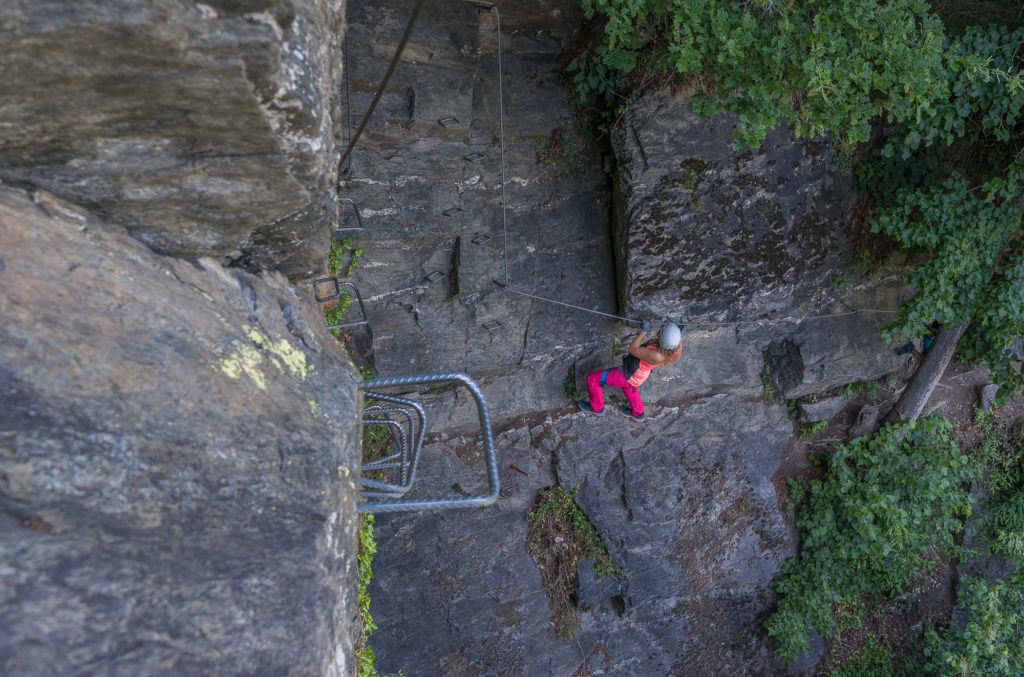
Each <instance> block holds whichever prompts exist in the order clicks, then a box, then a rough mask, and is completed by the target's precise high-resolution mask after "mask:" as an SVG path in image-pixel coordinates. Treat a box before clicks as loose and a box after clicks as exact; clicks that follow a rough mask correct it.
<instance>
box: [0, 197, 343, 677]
mask: <svg viewBox="0 0 1024 677" xmlns="http://www.w3.org/2000/svg"><path fill="white" fill-rule="evenodd" d="M0 313H2V315H3V317H4V322H3V323H2V324H0V532H2V533H0V562H2V564H0V666H2V669H0V672H4V673H5V674H24V675H40V676H43V675H56V674H108V675H125V676H129V675H131V676H134V675H182V674H222V675H235V674H237V675H243V674H286V673H287V674H325V675H337V676H339V677H341V676H342V675H349V674H351V671H352V663H351V652H352V648H353V633H354V632H356V630H355V629H354V628H353V627H352V626H351V622H352V616H353V612H352V609H354V608H355V605H356V602H355V595H356V585H355V580H354V574H353V571H354V553H355V551H356V519H355V515H354V505H353V501H354V486H353V482H352V473H353V472H354V469H355V468H356V464H357V463H358V459H357V457H356V454H357V453H358V440H359V428H358V425H359V424H358V420H357V417H356V416H355V415H354V412H356V411H357V410H358V407H359V404H358V400H357V397H358V395H357V391H356V381H357V379H358V377H357V376H356V375H355V374H354V370H353V369H352V366H351V363H350V362H349V361H348V359H347V357H346V356H345V355H344V353H343V351H342V350H341V349H340V348H339V346H338V344H337V342H336V341H334V340H333V339H332V337H331V336H330V335H329V334H328V333H327V331H326V330H325V328H324V324H323V319H322V316H321V315H320V313H319V310H318V309H316V308H315V307H313V306H312V304H310V303H309V302H308V300H307V299H305V298H303V297H301V296H298V295H297V294H296V293H295V291H294V289H293V288H292V287H291V286H290V285H289V284H288V282H287V280H285V279H284V277H283V276H281V275H280V274H277V273H268V274H264V275H261V276H259V277H256V276H253V275H250V274H248V273H244V272H241V271H240V270H225V269H224V268H222V267H221V266H220V265H219V264H218V263H217V262H216V261H214V260H212V259H208V258H203V259H200V260H199V261H198V262H197V263H188V262H185V261H182V260H178V259H173V258H165V257H161V256H159V255H156V254H154V253H153V252H152V251H150V250H149V249H147V248H146V247H145V246H143V245H142V244H140V243H139V242H138V241H137V240H135V239H133V238H132V237H130V236H129V235H128V234H127V233H126V232H125V230H124V229H122V228H121V227H119V226H114V225H109V224H107V223H104V222H103V221H101V220H100V219H97V218H95V217H94V216H92V215H90V214H89V213H87V212H86V211H84V210H82V209H80V208H78V207H75V206H73V205H71V204H69V203H67V202H64V201H62V200H60V199H57V198H55V197H53V196H52V195H50V194H48V193H46V192H43V191H33V192H23V191H20V190H14V189H11V188H9V187H3V186H0Z"/></svg>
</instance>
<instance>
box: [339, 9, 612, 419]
mask: <svg viewBox="0 0 1024 677" xmlns="http://www.w3.org/2000/svg"><path fill="white" fill-rule="evenodd" d="M414 4H415V3H412V2H402V3H397V4H394V5H389V6H387V7H384V6H381V5H380V4H379V3H368V2H353V3H351V5H350V13H349V17H348V22H349V37H348V44H347V46H346V49H347V53H348V54H349V63H350V66H351V67H350V69H349V73H350V81H349V82H348V83H347V86H349V87H350V93H351V96H349V97H346V101H347V102H350V103H351V117H352V121H353V126H354V125H356V124H358V122H359V120H360V119H361V118H362V116H363V114H364V112H365V111H366V108H367V106H368V105H369V102H370V99H371V98H372V96H373V93H374V92H375V90H376V88H377V86H378V85H379V82H380V77H381V75H382V73H383V72H384V70H385V69H386V66H387V59H388V58H389V57H390V56H391V54H392V53H393V51H394V48H395V46H396V43H397V42H398V40H399V39H400V37H401V34H402V31H403V30H404V28H405V25H406V22H407V21H408V17H409V15H410V13H411V9H412V6H413V5H414ZM501 12H502V14H501V24H502V27H503V30H502V44H501V47H502V56H503V60H502V73H503V76H504V80H503V82H504V91H503V97H502V98H503V101H504V109H503V111H504V113H503V115H502V114H501V111H499V92H498V31H497V24H498V21H497V17H496V14H495V12H494V11H492V10H486V9H482V8H480V7H478V6H476V5H473V4H471V3H450V4H446V5H443V6H438V7H436V8H434V9H433V10H431V12H429V13H428V12H424V13H422V14H421V15H420V19H419V22H418V23H417V25H416V27H415V29H414V31H413V33H412V37H411V39H410V42H409V44H408V46H407V47H406V50H405V53H404V56H403V58H402V60H401V61H400V63H399V64H398V67H397V68H396V70H395V72H394V75H393V76H392V78H391V80H390V82H389V84H388V87H387V90H386V92H385V94H384V97H383V98H382V102H381V104H380V106H378V108H377V112H376V113H375V115H374V117H373V118H372V120H371V122H370V124H369V126H368V127H367V131H366V132H365V133H364V134H363V136H362V137H361V139H360V141H359V144H358V145H357V146H356V150H355V153H354V154H353V157H352V162H351V167H349V168H347V172H346V173H344V175H343V177H342V186H343V188H342V192H341V195H342V196H344V197H348V198H351V199H352V200H354V201H355V203H356V205H357V206H358V208H359V210H360V213H361V214H362V219H363V223H364V225H365V228H366V229H365V231H363V232H361V233H360V232H356V233H352V234H351V235H352V237H353V238H354V244H355V245H356V246H358V247H360V248H361V249H362V250H363V254H362V259H361V263H360V266H359V268H358V269H357V270H356V272H355V274H354V276H353V279H354V281H355V283H356V284H357V285H358V287H359V288H360V290H361V292H362V294H363V297H364V298H365V299H366V300H367V313H368V316H369V320H370V326H371V327H372V333H373V336H372V345H373V349H374V351H375V352H374V357H375V365H376V368H377V370H378V371H379V372H380V373H381V375H384V376H398V375H402V374H409V373H419V372H436V371H449V370H460V371H465V372H467V373H469V374H470V375H471V376H473V377H474V378H475V379H476V380H477V382H478V383H480V384H481V387H482V388H483V390H484V393H485V395H486V396H487V400H488V403H489V404H490V405H491V413H492V416H493V417H494V419H495V421H496V423H498V424H499V425H502V424H505V423H506V422H508V421H512V420H516V419H518V418H521V417H522V416H524V415H528V414H532V413H534V412H537V411H548V410H552V409H556V408H564V407H565V406H566V405H567V404H571V401H570V400H568V399H567V397H566V394H565V390H564V382H565V380H566V377H567V373H568V369H569V367H570V366H571V365H572V364H573V363H574V361H575V360H577V359H582V358H584V357H586V356H589V355H591V354H594V353H595V352H598V351H599V350H601V349H602V348H604V349H606V350H607V349H610V348H611V345H612V342H613V341H614V337H613V336H612V335H611V332H612V327H613V320H610V319H609V318H607V317H603V316H600V315H593V314H589V313H586V312H583V311H580V310H574V309H571V308H566V307H565V306H559V305H557V304H552V303H548V302H545V301H538V300H536V299H531V298H529V297H527V296H522V295H520V294H517V293H514V292H510V291H507V290H505V289H503V288H501V287H500V286H499V284H496V282H497V283H500V284H504V283H505V281H506V279H507V280H508V281H509V282H510V284H511V286H512V288H513V289H515V290H517V291H519V292H524V293H527V294H533V295H539V296H544V297H547V298H551V299H554V300H557V301H561V302H565V303H569V304H573V305H577V306H581V307H584V308H591V309H596V310H599V311H602V312H605V313H615V312H616V309H615V304H614V281H615V276H614V269H613V262H612V257H611V247H610V244H611V240H610V231H609V229H608V211H609V209H610V199H609V197H608V193H607V177H606V175H605V174H604V173H603V171H602V162H601V155H600V150H599V148H598V147H597V145H596V144H593V143H588V142H587V141H586V140H585V139H584V138H583V136H582V135H581V134H579V132H578V131H577V130H576V129H575V127H574V118H573V112H572V110H571V109H570V107H569V105H568V101H567V100H566V97H565V93H564V90H563V87H562V85H561V82H560V69H559V64H558V53H559V52H560V51H561V49H562V47H563V46H564V45H565V44H567V43H568V41H569V40H570V39H571V31H572V29H573V28H574V27H575V25H576V22H577V21H578V20H579V18H580V17H579V10H578V9H574V8H572V5H571V3H566V2H531V3H527V4H524V5H517V6H514V7H511V6H510V7H504V6H503V7H501ZM509 27H512V28H509ZM446 117H447V118H454V120H448V121H446V122H445V124H444V125H442V124H441V123H439V122H438V121H439V120H442V119H443V118H446ZM503 137H504V140H505V143H504V157H502V147H501V146H502V144H501V139H502V138H503ZM473 154H478V155H480V156H481V157H479V158H477V159H476V160H475V161H473V160H470V159H467V156H470V157H473V156H474V155H473ZM502 160H504V166H505V179H506V181H505V186H504V191H503V190H502V182H501V175H502ZM503 203H504V206H505V207H506V209H505V211H504V212H503V210H502V206H503ZM452 209H456V210H461V211H450V210H452ZM445 212H449V214H448V215H446V214H445ZM353 214H354V213H353V212H352V211H351V210H348V211H347V212H346V211H343V212H342V215H343V216H347V217H349V218H350V219H351V220H352V221H353V222H352V223H350V224H349V225H355V223H354V216H353ZM484 238H488V239H486V240H485V239H484ZM506 255H507V258H506ZM435 274H443V275H444V277H442V278H441V279H438V280H437V281H435V282H432V281H430V280H429V279H428V277H429V276H435ZM506 274H507V278H506ZM492 321H493V322H498V323H499V325H500V326H497V327H496V328H495V329H494V330H493V331H489V330H488V329H487V328H485V326H484V325H485V324H487V323H489V322H492ZM448 409H449V412H450V413H449V415H448V417H447V419H446V420H438V426H439V429H444V428H446V427H461V428H467V429H471V428H472V427H473V426H475V425H476V423H475V420H476V416H475V412H474V410H473V408H472V407H471V406H467V407H460V406H457V403H453V406H451V407H449V408H448Z"/></svg>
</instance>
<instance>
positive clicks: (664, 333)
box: [658, 324, 683, 350]
mask: <svg viewBox="0 0 1024 677" xmlns="http://www.w3.org/2000/svg"><path fill="white" fill-rule="evenodd" d="M682 340H683V332H681V331H679V327H677V326H676V325H674V324H666V325H665V326H664V327H662V328H661V333H660V334H658V345H659V346H660V347H662V348H665V349H666V350H675V349H676V348H678V347H679V343H680V342H681V341H682Z"/></svg>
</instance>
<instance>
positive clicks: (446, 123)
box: [437, 115, 459, 129]
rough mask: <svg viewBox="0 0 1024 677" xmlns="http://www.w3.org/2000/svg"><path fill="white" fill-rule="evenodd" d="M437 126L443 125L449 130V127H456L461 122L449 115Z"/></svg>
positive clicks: (438, 122)
mask: <svg viewBox="0 0 1024 677" xmlns="http://www.w3.org/2000/svg"><path fill="white" fill-rule="evenodd" d="M437 124H439V125H441V126H442V127H444V128H445V129H448V128H449V127H454V126H455V125H457V124H459V120H458V118H454V117H452V116H451V115H448V116H446V117H443V118H441V119H440V120H438V121H437Z"/></svg>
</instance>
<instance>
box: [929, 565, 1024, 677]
mask: <svg viewBox="0 0 1024 677" xmlns="http://www.w3.org/2000/svg"><path fill="white" fill-rule="evenodd" d="M959 604H960V605H961V606H963V607H966V608H968V609H970V616H969V617H968V621H967V627H966V628H964V630H962V631H956V630H948V631H946V632H942V633H940V632H938V631H937V630H934V629H932V630H929V631H928V632H927V633H926V635H925V637H926V640H927V642H928V646H927V648H926V649H925V655H926V656H928V657H930V658H931V662H930V663H928V664H927V665H925V666H923V670H922V673H923V674H926V675H965V676H969V675H1005V676H1006V677H1014V676H1017V675H1021V674H1024V615H1022V614H1021V609H1024V570H1021V569H1018V570H1017V571H1016V572H1015V573H1014V574H1013V575H1012V576H1011V577H1010V580H1009V581H1006V582H1004V581H997V582H996V583H994V584H993V585H988V584H986V583H985V581H984V579H981V578H974V579H971V581H970V582H969V584H968V587H967V590H966V591H965V592H963V593H961V595H960V598H959Z"/></svg>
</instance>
